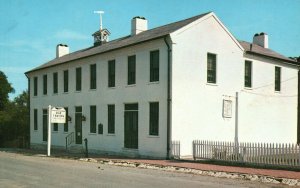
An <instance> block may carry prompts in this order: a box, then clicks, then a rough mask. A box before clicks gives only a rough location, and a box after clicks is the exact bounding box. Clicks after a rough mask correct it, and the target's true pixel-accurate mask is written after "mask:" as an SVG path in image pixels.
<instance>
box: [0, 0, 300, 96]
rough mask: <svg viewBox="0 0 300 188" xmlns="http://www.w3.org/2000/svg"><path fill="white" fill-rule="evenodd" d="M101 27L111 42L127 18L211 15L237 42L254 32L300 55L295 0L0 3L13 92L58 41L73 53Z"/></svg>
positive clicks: (1, 58) (162, 20) (158, 20)
mask: <svg viewBox="0 0 300 188" xmlns="http://www.w3.org/2000/svg"><path fill="white" fill-rule="evenodd" d="M94 10H103V11H105V14H104V16H103V25H104V27H105V28H107V29H109V31H110V32H111V36H110V39H111V40H112V39H116V38H119V37H122V36H125V35H128V34H129V33H130V20H131V18H132V17H134V16H144V17H146V19H147V20H148V24H149V26H148V27H149V28H154V27H157V26H161V25H165V24H168V23H171V22H175V21H178V20H182V19H185V18H189V17H192V16H195V15H198V14H202V13H205V12H209V11H213V12H215V14H216V15H217V16H218V17H219V19H220V20H221V21H222V22H223V23H224V25H225V26H226V27H227V28H228V29H229V31H230V32H231V33H232V34H233V35H234V36H235V37H236V38H237V39H240V40H245V41H252V37H253V35H254V34H255V33H257V32H265V33H267V34H268V35H269V47H270V48H271V49H273V50H275V51H277V52H279V53H281V54H283V55H285V56H288V57H290V56H293V57H294V56H300V45H299V44H300V0H251V1H250V0H249V1H247V0H243V1H242V0H226V1H225V0H184V1H183V0H143V1H142V0H88V1H87V0H48V1H47V0H43V1H42V0H26V1H25V0H0V70H1V71H4V73H5V74H6V75H7V76H8V80H9V82H10V83H12V85H13V87H14V88H15V90H16V93H15V94H13V95H11V96H10V98H11V99H12V98H13V97H15V96H16V95H18V94H20V93H21V92H22V91H23V90H25V89H27V86H28V85H27V79H26V77H25V75H24V72H26V71H28V70H30V69H32V68H34V67H37V66H39V65H41V64H43V63H46V62H47V61H49V60H51V59H53V58H54V57H55V47H56V45H57V44H59V43H65V44H68V45H69V47H70V51H71V52H74V51H76V50H80V49H82V48H86V47H89V46H91V45H93V38H92V36H91V34H92V33H94V32H95V31H96V30H98V29H99V16H98V15H97V14H94V13H93V12H94Z"/></svg>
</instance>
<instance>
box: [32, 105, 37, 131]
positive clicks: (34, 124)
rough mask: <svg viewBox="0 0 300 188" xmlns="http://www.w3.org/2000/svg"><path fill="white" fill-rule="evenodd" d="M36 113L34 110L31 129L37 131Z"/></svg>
mask: <svg viewBox="0 0 300 188" xmlns="http://www.w3.org/2000/svg"><path fill="white" fill-rule="evenodd" d="M37 115H38V111H37V109H34V114H33V129H34V130H35V131H36V130H38V116H37Z"/></svg>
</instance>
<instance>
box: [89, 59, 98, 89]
mask: <svg viewBox="0 0 300 188" xmlns="http://www.w3.org/2000/svg"><path fill="white" fill-rule="evenodd" d="M96 85H97V73H96V64H93V65H90V89H96Z"/></svg>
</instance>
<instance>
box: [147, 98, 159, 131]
mask: <svg viewBox="0 0 300 188" xmlns="http://www.w3.org/2000/svg"><path fill="white" fill-rule="evenodd" d="M149 125H150V126H149V134H150V135H154V136H158V132H159V131H158V130H159V103H158V102H151V103H150V122H149Z"/></svg>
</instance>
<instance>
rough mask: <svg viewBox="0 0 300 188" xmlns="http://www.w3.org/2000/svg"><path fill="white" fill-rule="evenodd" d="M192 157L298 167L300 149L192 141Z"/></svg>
mask: <svg viewBox="0 0 300 188" xmlns="http://www.w3.org/2000/svg"><path fill="white" fill-rule="evenodd" d="M193 157H194V159H195V160H197V159H213V160H222V161H235V162H244V163H254V164H263V165H280V166H294V167H300V147H299V145H297V144H282V143H239V144H237V145H235V144H234V143H233V142H217V141H204V140H194V141H193Z"/></svg>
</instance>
